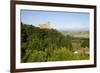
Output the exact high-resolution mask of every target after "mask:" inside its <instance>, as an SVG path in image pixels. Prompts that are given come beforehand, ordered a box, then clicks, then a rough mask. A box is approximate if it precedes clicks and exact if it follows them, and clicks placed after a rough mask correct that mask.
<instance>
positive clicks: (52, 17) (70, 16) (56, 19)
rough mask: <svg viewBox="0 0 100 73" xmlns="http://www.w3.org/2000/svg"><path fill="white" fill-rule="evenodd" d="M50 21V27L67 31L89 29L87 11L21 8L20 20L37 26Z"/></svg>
mask: <svg viewBox="0 0 100 73" xmlns="http://www.w3.org/2000/svg"><path fill="white" fill-rule="evenodd" d="M48 21H49V22H50V23H51V25H50V26H51V28H54V29H57V30H64V31H65V30H68V31H87V30H89V24H90V23H89V21H90V14H89V13H82V12H81V13H80V12H64V11H39V10H21V22H23V23H24V24H32V25H34V26H38V24H42V23H47V22H48Z"/></svg>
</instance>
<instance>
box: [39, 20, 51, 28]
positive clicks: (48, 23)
mask: <svg viewBox="0 0 100 73" xmlns="http://www.w3.org/2000/svg"><path fill="white" fill-rule="evenodd" d="M38 27H39V28H41V29H50V28H51V27H50V22H47V23H44V24H39V25H38Z"/></svg>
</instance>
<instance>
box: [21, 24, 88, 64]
mask: <svg viewBox="0 0 100 73" xmlns="http://www.w3.org/2000/svg"><path fill="white" fill-rule="evenodd" d="M75 42H76V41H74V43H75ZM86 42H87V41H84V42H82V43H81V47H85V46H88V43H86ZM75 44H76V47H77V44H80V42H78V43H75ZM74 48H75V47H73V37H71V36H69V35H63V34H62V33H61V32H59V31H58V30H56V29H40V28H39V27H35V26H33V25H29V24H23V23H21V62H46V61H64V60H76V59H77V60H78V59H79V60H80V59H88V58H89V56H88V55H85V54H82V55H74V54H73V50H74Z"/></svg>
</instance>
